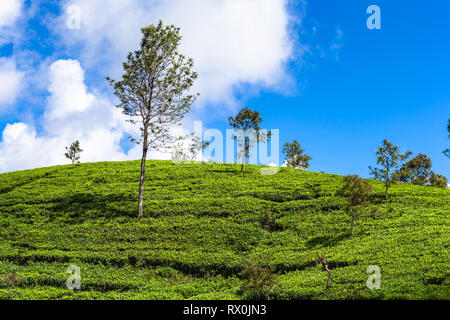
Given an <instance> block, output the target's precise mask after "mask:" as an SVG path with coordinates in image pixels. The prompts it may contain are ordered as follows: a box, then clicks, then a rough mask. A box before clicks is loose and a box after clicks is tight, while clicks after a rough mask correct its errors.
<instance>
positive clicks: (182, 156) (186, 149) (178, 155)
mask: <svg viewBox="0 0 450 320" xmlns="http://www.w3.org/2000/svg"><path fill="white" fill-rule="evenodd" d="M186 144H187V145H186ZM209 144H210V143H209V142H204V141H202V140H201V138H199V137H198V136H196V135H195V134H194V133H191V135H190V137H189V135H187V136H181V137H179V138H178V139H177V143H176V144H175V147H174V150H173V152H172V160H174V161H195V160H196V158H197V156H198V155H199V154H200V153H201V152H203V150H205V149H206V148H207V147H208V146H209Z"/></svg>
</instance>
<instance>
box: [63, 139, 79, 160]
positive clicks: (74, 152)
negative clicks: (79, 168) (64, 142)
mask: <svg viewBox="0 0 450 320" xmlns="http://www.w3.org/2000/svg"><path fill="white" fill-rule="evenodd" d="M66 151H67V152H66V153H65V154H64V155H65V156H66V158H67V159H69V160H71V161H72V164H74V163H80V153H81V152H83V150H82V149H81V147H80V141H78V140H77V141H75V142H73V143H72V144H71V145H70V147H66Z"/></svg>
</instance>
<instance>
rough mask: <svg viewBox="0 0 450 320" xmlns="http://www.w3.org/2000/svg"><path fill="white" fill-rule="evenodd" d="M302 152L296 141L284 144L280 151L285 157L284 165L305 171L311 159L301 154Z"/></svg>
mask: <svg viewBox="0 0 450 320" xmlns="http://www.w3.org/2000/svg"><path fill="white" fill-rule="evenodd" d="M304 151H305V150H304V149H302V148H301V146H300V143H298V141H297V140H294V141H292V143H289V142H286V143H285V144H284V146H283V150H282V152H283V153H284V154H285V155H286V165H287V166H288V167H292V168H296V169H307V168H308V167H309V161H310V160H311V159H312V158H311V157H310V156H308V155H306V154H303V152H304Z"/></svg>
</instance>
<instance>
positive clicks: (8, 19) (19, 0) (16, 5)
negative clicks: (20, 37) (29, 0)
mask: <svg viewBox="0 0 450 320" xmlns="http://www.w3.org/2000/svg"><path fill="white" fill-rule="evenodd" d="M22 5H23V0H2V1H0V28H2V27H7V26H11V25H12V24H13V23H14V22H15V21H16V19H17V18H18V17H19V15H20V12H21V10H22Z"/></svg>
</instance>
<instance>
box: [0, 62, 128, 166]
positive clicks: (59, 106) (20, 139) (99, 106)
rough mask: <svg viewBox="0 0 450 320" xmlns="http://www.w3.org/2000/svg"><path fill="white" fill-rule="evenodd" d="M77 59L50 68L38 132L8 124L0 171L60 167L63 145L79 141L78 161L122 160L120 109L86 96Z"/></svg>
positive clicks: (123, 127) (123, 124)
mask: <svg viewBox="0 0 450 320" xmlns="http://www.w3.org/2000/svg"><path fill="white" fill-rule="evenodd" d="M83 74H84V71H83V69H82V68H81V66H80V63H79V62H78V61H76V60H58V61H56V62H54V63H53V64H52V65H51V66H50V72H49V75H50V76H49V77H50V78H49V83H50V84H49V92H50V96H49V98H48V103H47V106H46V110H45V114H44V117H43V123H42V127H43V133H42V134H41V135H38V134H37V133H36V129H35V128H34V127H33V126H30V125H27V124H25V123H21V122H18V123H14V124H8V125H7V126H6V128H5V129H4V131H3V134H2V141H1V142H0V172H3V171H11V170H19V169H29V168H36V167H42V166H51V165H56V164H65V163H67V159H65V157H64V151H65V146H68V145H69V144H70V143H71V142H73V141H75V140H80V142H81V147H82V149H83V150H84V152H83V153H82V160H83V161H84V162H95V161H102V160H126V159H128V157H127V155H126V154H124V153H123V151H122V150H121V149H120V146H119V143H120V140H121V138H122V136H123V134H124V132H125V130H127V129H128V128H127V124H126V122H125V121H124V119H123V116H122V114H121V113H120V111H119V110H118V109H116V108H114V106H113V105H112V104H111V103H110V102H109V101H108V100H107V99H105V98H104V97H102V96H101V95H94V94H92V93H90V92H88V90H87V87H86V86H85V84H84V76H83Z"/></svg>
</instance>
